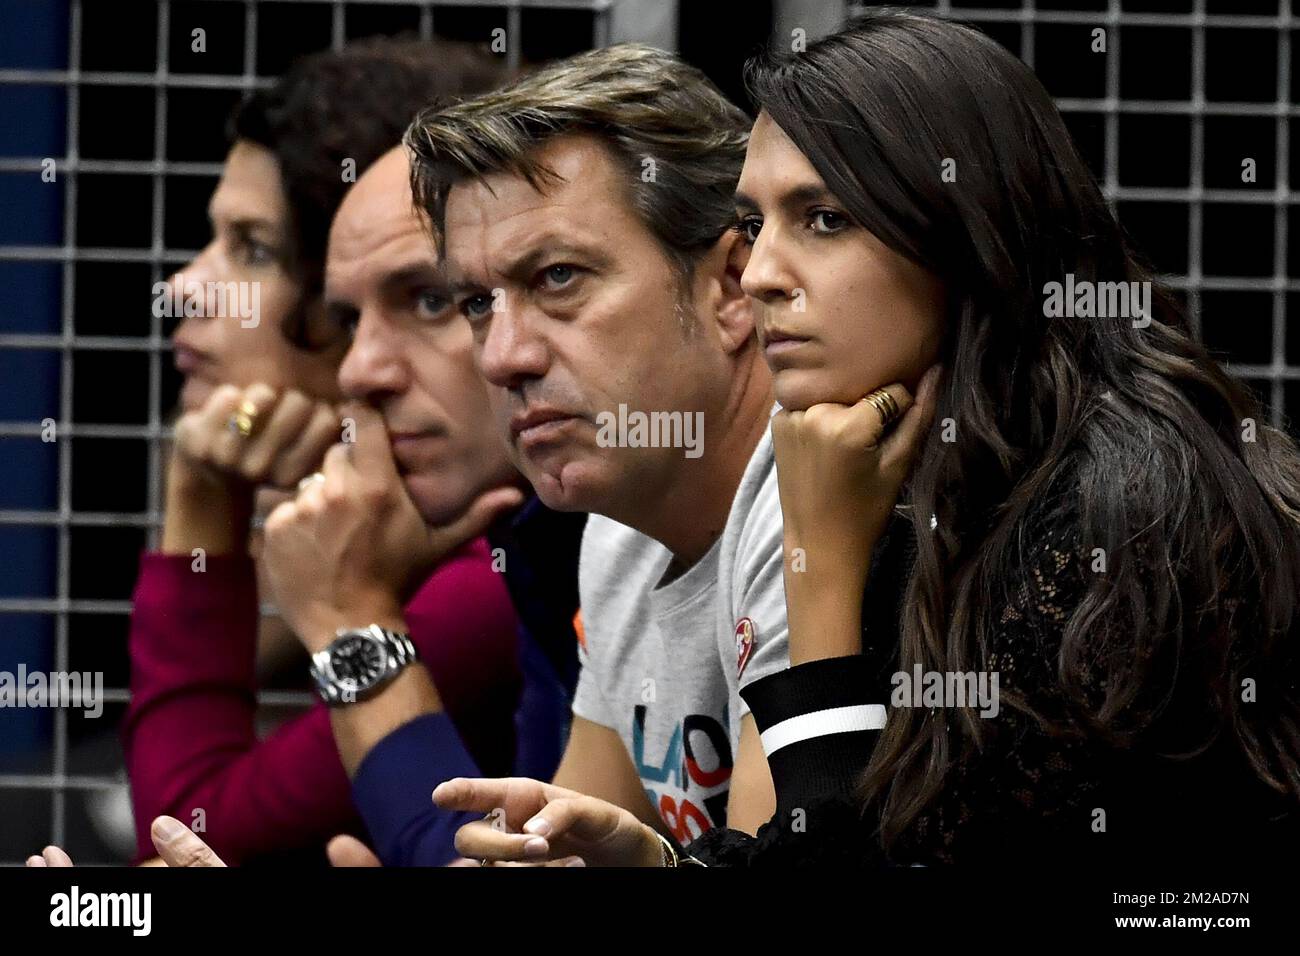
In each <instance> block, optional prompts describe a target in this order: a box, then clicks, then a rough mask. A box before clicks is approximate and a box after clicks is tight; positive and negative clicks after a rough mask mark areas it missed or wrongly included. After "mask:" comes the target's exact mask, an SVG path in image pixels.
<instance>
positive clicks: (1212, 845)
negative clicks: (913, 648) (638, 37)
mask: <svg viewBox="0 0 1300 956" xmlns="http://www.w3.org/2000/svg"><path fill="white" fill-rule="evenodd" d="M1049 505H1050V507H1049ZM1073 518H1074V513H1073V511H1072V505H1071V503H1070V502H1068V501H1064V500H1063V499H1057V500H1056V501H1053V502H1050V503H1049V502H1043V503H1041V504H1040V505H1039V506H1038V507H1036V508H1034V509H1032V514H1031V516H1030V518H1028V519H1026V526H1027V529H1028V531H1027V535H1026V539H1025V540H1026V541H1027V542H1029V545H1028V547H1027V548H1026V550H1025V552H1024V553H1025V554H1026V557H1027V559H1028V560H1027V561H1026V564H1025V567H1024V571H1023V574H1022V575H1021V576H1020V580H1019V581H1015V582H1012V583H1011V586H1010V587H1009V588H1008V593H1009V599H1008V600H1007V602H1006V605H1005V607H1004V608H1003V609H1002V610H1001V612H1000V613H999V614H998V615H997V616H996V617H995V619H994V620H995V621H996V626H995V627H994V628H993V631H994V633H993V638H992V642H991V646H990V648H989V665H988V670H989V671H990V672H997V673H998V675H999V691H1000V694H1001V695H1002V696H1003V697H1004V698H1005V697H1006V696H1007V695H1008V694H1009V693H1015V694H1019V695H1022V696H1023V697H1024V699H1025V701H1026V702H1027V703H1028V704H1029V705H1030V707H1031V708H1032V709H1033V710H1034V711H1035V712H1037V713H1039V714H1043V715H1047V716H1052V717H1057V716H1061V715H1063V714H1064V713H1065V711H1064V694H1063V692H1062V691H1061V682H1060V680H1059V679H1058V676H1057V673H1058V657H1059V653H1058V652H1059V650H1060V640H1061V636H1062V632H1063V630H1064V628H1065V626H1066V623H1067V622H1068V620H1069V618H1070V616H1071V614H1072V612H1073V611H1074V609H1075V608H1076V606H1077V605H1078V604H1079V602H1080V601H1081V600H1082V598H1083V596H1084V593H1085V591H1086V589H1087V587H1088V585H1089V584H1090V583H1091V581H1090V576H1091V575H1092V574H1094V573H1095V572H1094V570H1093V560H1094V559H1093V557H1092V552H1091V549H1090V548H1087V549H1085V547H1084V546H1083V544H1082V543H1081V542H1080V541H1079V539H1078V527H1077V522H1076V521H1074V520H1073ZM914 553H915V547H914V539H913V536H912V532H911V524H910V522H908V521H895V522H893V523H891V525H890V527H889V529H888V531H887V533H886V535H885V538H884V539H883V540H882V543H881V545H879V546H878V547H877V550H876V552H875V554H874V555H873V560H872V565H871V574H870V575H869V582H870V583H869V585H868V588H867V593H866V594H865V595H864V601H863V622H864V626H863V653H862V655H861V656H858V657H850V658H834V659H830V660H820V661H814V662H811V663H807V664H803V665H800V666H798V667H794V668H791V669H790V670H787V671H784V672H782V673H779V674H773V675H771V676H769V677H767V678H764V679H763V680H760V681H757V682H755V683H754V684H752V685H750V687H748V688H747V689H746V690H745V691H744V694H745V699H746V701H747V702H748V703H749V704H750V707H751V709H752V711H753V713H754V717H755V720H756V722H757V724H758V727H759V730H760V732H762V731H766V730H768V729H770V728H771V727H773V726H775V725H776V724H778V723H781V722H783V721H789V720H790V719H791V718H799V717H801V716H805V715H809V714H818V713H825V712H828V711H832V710H834V709H837V708H840V709H843V708H849V707H853V706H859V705H862V704H885V705H888V704H889V694H890V690H891V685H890V677H891V676H892V674H893V673H894V672H895V671H896V670H897V642H898V620H899V617H898V612H899V610H900V609H901V602H902V591H903V582H904V581H905V580H906V575H907V573H908V571H909V569H910V565H911V558H912V556H913V555H914ZM1179 683H1184V682H1183V681H1180V682H1179ZM1283 683H1284V684H1285V683H1286V682H1283ZM1193 686H1195V682H1193ZM1272 686H1273V688H1274V689H1281V690H1283V692H1286V693H1290V694H1295V693H1296V688H1295V685H1294V682H1291V683H1290V684H1289V686H1285V687H1280V686H1279V685H1278V684H1274V685H1272ZM1083 689H1084V692H1085V694H1086V695H1087V696H1089V697H1091V696H1092V695H1093V694H1096V693H1100V692H1101V691H1102V690H1104V688H1103V687H1102V686H1101V679H1100V678H1097V677H1090V676H1088V675H1087V674H1085V677H1084V688H1083ZM1181 696H1182V698H1183V699H1179V700H1175V701H1173V702H1172V704H1171V705H1170V706H1169V707H1168V708H1166V713H1165V715H1164V716H1163V717H1162V718H1161V721H1160V729H1159V730H1158V732H1157V733H1156V736H1154V737H1151V738H1149V739H1148V740H1147V742H1146V743H1144V744H1141V745H1133V746H1124V747H1121V746H1118V745H1114V744H1110V743H1107V742H1103V741H1101V740H1099V739H1097V738H1096V736H1095V735H1090V734H1088V733H1082V732H1078V733H1067V734H1061V733H1054V732H1050V731H1049V730H1047V729H1045V726H1044V725H1043V724H1042V723H1040V721H1039V720H1038V719H1036V718H1035V717H1033V716H1030V715H1028V714H1026V713H1025V712H1024V711H1022V710H1019V709H1016V708H1013V707H1011V706H1008V705H1007V704H1005V703H1003V705H1002V706H1001V707H1000V709H999V711H998V713H997V714H996V716H995V717H992V718H990V719H988V720H987V721H986V730H987V739H986V742H985V743H984V745H983V747H982V748H981V749H979V750H976V749H975V748H973V747H970V746H968V747H967V748H966V752H965V753H963V754H961V755H960V756H959V757H957V758H956V759H955V760H954V761H953V762H952V763H951V765H950V769H949V772H948V774H947V777H946V783H945V787H944V790H943V792H942V793H941V794H940V795H939V796H938V797H937V798H936V799H935V800H934V801H933V802H932V803H931V804H930V806H929V807H928V808H927V809H926V810H925V812H924V813H923V814H922V816H921V817H920V819H919V821H918V822H917V823H916V824H915V825H913V826H912V827H911V828H909V830H908V831H907V833H906V834H905V835H904V837H902V838H901V839H900V840H899V842H898V843H896V844H895V846H894V847H893V848H892V851H891V853H890V854H888V855H886V854H885V852H884V851H883V850H882V848H881V845H880V841H879V837H878V829H879V828H878V824H879V812H878V810H877V809H875V808H872V807H866V808H864V807H863V806H862V801H861V800H860V799H859V798H858V797H857V796H856V793H855V785H856V783H857V782H858V780H859V778H860V775H861V771H862V770H863V768H864V767H865V766H866V764H867V761H868V759H869V758H870V755H871V750H872V747H873V746H874V745H875V743H876V740H877V738H878V736H879V733H880V731H879V730H878V729H858V730H850V731H841V732H837V733H827V734H823V735H820V736H813V737H810V738H809V739H803V740H796V741H794V742H791V743H787V744H785V745H783V746H780V747H779V749H777V750H775V751H772V750H771V747H770V746H769V741H768V740H767V739H766V738H765V740H764V745H765V749H767V750H768V751H769V752H768V763H769V767H770V768H771V770H772V776H773V782H774V783H775V785H776V792H777V812H776V814H775V816H774V817H773V818H772V820H771V821H770V822H769V823H767V824H765V825H764V826H763V827H762V828H761V829H760V830H759V832H758V835H757V836H756V837H751V836H749V835H748V834H744V833H741V832H738V831H735V830H728V829H726V828H716V829H714V830H711V831H709V832H707V833H705V834H704V835H703V836H702V837H700V838H699V839H698V840H696V841H695V842H694V843H692V844H691V845H690V846H689V847H688V848H687V851H688V852H689V853H690V854H691V855H693V856H695V857H696V858H697V859H699V860H701V861H702V862H704V863H706V864H708V865H710V866H767V865H771V866H799V865H817V866H826V865H837V864H843V865H853V866H884V865H910V864H918V863H919V864H926V865H933V864H942V863H956V864H962V863H966V864H974V865H980V866H987V865H997V864H1020V863H1026V862H1034V861H1037V862H1043V863H1055V864H1058V865H1059V864H1062V863H1066V864H1088V863H1101V862H1106V863H1110V864H1113V863H1116V862H1124V861H1127V862H1134V863H1140V862H1143V861H1152V860H1154V861H1157V862H1161V863H1168V862H1170V861H1171V860H1175V859H1186V860H1189V861H1197V862H1204V861H1206V860H1209V859H1215V860H1224V859H1227V860H1231V859H1234V858H1236V859H1240V860H1242V861H1243V862H1255V861H1258V860H1259V859H1261V858H1263V857H1266V856H1270V855H1273V854H1276V855H1278V856H1284V857H1286V858H1288V859H1294V854H1295V853H1296V851H1297V850H1300V807H1297V805H1296V803H1295V801H1294V798H1288V797H1285V796H1283V795H1281V794H1279V793H1278V792H1276V791H1274V790H1273V789H1272V788H1270V787H1267V786H1266V785H1265V784H1264V783H1262V782H1261V781H1260V780H1259V778H1258V776H1257V775H1256V774H1255V772H1254V771H1253V770H1252V769H1251V768H1250V767H1249V766H1248V765H1247V763H1246V761H1245V758H1244V757H1243V756H1241V754H1240V749H1239V748H1238V747H1237V746H1236V745H1235V743H1234V742H1233V741H1232V738H1231V735H1230V734H1228V733H1227V732H1226V731H1225V732H1224V733H1222V734H1220V735H1219V736H1218V738H1217V739H1216V742H1215V743H1214V744H1213V745H1212V746H1210V747H1208V749H1202V750H1201V751H1200V752H1199V753H1197V754H1196V755H1195V756H1192V757H1189V758H1186V759H1182V760H1175V759H1172V758H1170V757H1166V756H1161V754H1165V753H1170V752H1177V751H1180V750H1185V749H1186V748H1185V747H1180V746H1179V745H1180V743H1183V742H1185V741H1186V740H1188V739H1191V738H1193V737H1196V736H1197V734H1198V733H1199V732H1200V731H1202V730H1203V729H1204V727H1205V725H1204V724H1203V723H1200V721H1204V720H1206V719H1210V717H1211V712H1210V710H1209V708H1208V706H1207V701H1206V700H1204V699H1200V700H1196V699H1191V698H1192V697H1196V696H1198V695H1196V694H1194V693H1193V694H1192V695H1188V694H1186V693H1184V694H1182V695H1181ZM1200 696H1208V695H1200ZM889 712H890V709H889V707H888V706H886V708H885V713H886V714H888V713H889ZM957 716H958V715H957V712H955V711H951V710H950V711H948V712H946V713H945V711H944V710H943V709H939V710H937V711H935V712H933V713H931V715H930V719H945V718H947V719H949V720H950V721H951V723H950V725H949V727H950V731H951V733H950V735H949V739H950V741H954V742H956V741H959V740H962V739H964V738H963V736H962V734H961V728H960V727H959V726H958V723H957ZM787 726H789V725H787ZM1202 736H1203V735H1202Z"/></svg>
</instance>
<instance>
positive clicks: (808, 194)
mask: <svg viewBox="0 0 1300 956" xmlns="http://www.w3.org/2000/svg"><path fill="white" fill-rule="evenodd" d="M819 202H829V203H836V204H839V200H837V199H836V198H835V194H834V193H832V192H831V191H830V190H829V189H827V188H826V187H825V186H821V185H818V184H816V183H805V184H804V185H802V186H796V187H795V188H794V189H791V190H790V191H789V192H787V193H783V194H782V195H781V197H780V198H779V199H778V203H779V204H780V205H782V206H785V207H786V209H788V210H792V211H793V210H799V211H802V209H803V207H804V206H809V205H812V204H814V203H819ZM735 203H736V205H737V206H739V207H740V208H742V209H749V210H753V211H754V212H757V211H758V208H759V206H758V203H757V202H756V201H755V200H754V199H753V198H752V197H750V196H749V195H747V194H745V193H742V192H739V191H737V192H736V197H735Z"/></svg>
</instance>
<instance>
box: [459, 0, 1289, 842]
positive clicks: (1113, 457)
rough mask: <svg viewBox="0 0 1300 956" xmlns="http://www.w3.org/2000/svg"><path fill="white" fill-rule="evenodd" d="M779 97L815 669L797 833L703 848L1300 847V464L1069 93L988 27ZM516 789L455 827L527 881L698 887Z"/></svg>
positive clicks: (773, 759) (798, 595) (931, 34)
mask: <svg viewBox="0 0 1300 956" xmlns="http://www.w3.org/2000/svg"><path fill="white" fill-rule="evenodd" d="M748 81H749V86H750V89H751V91H752V93H753V94H754V96H755V99H756V100H757V102H758V104H759V106H760V108H761V112H760V114H759V117H758V121H757V123H756V125H755V127H754V130H753V133H752V135H751V139H750V144H749V150H748V153H747V156H746V162H745V167H744V172H743V174H742V176H741V180H740V184H739V189H738V195H737V207H738V216H739V222H738V226H737V228H739V229H740V230H742V231H743V233H744V234H745V235H746V237H747V238H748V239H749V240H750V242H751V243H752V249H751V255H750V259H749V261H748V264H747V267H746V269H745V273H744V278H743V285H744V287H745V289H746V291H747V292H748V293H749V295H750V296H751V297H752V300H753V303H754V307H755V309H756V319H757V325H758V327H759V334H760V338H761V339H762V341H763V344H764V348H765V352H766V355H767V357H768V360H769V363H770V365H771V367H772V369H773V372H774V383H775V389H776V397H777V399H778V401H779V402H780V403H781V405H782V406H783V408H782V411H781V412H779V413H778V414H777V416H776V417H775V418H774V422H773V437H774V444H775V449H776V458H777V466H778V471H779V475H780V487H781V500H782V508H783V511H784V516H785V545H786V553H787V565H786V600H787V606H788V608H789V621H790V648H791V663H792V665H793V666H792V667H791V669H790V670H789V671H786V672H783V673H780V674H775V675H772V676H770V677H768V678H765V679H764V680H762V681H758V682H755V683H754V684H753V685H751V687H750V688H749V689H748V690H747V691H746V695H745V696H746V700H747V701H748V702H749V703H750V705H751V707H752V708H753V712H754V714H755V717H756V719H757V721H758V724H759V727H760V729H761V730H762V731H763V738H764V747H765V750H766V751H767V754H768V759H769V764H770V766H771V769H772V773H773V779H774V781H775V783H776V788H777V794H778V810H777V814H776V816H775V817H774V818H773V819H772V821H771V822H770V823H769V824H767V825H766V826H765V827H764V828H763V829H762V830H760V831H759V834H758V836H757V837H754V838H751V837H748V836H746V835H744V834H740V833H737V832H735V831H730V830H726V829H717V830H713V831H710V832H709V833H706V834H705V835H704V836H703V837H702V838H701V839H700V840H698V841H696V842H695V843H694V844H692V845H691V847H690V852H691V853H692V855H693V856H694V857H695V858H698V859H699V860H702V861H704V862H706V863H709V864H710V865H713V864H740V865H750V864H759V863H764V864H767V863H776V864H797V863H801V862H821V863H826V862H831V861H849V862H860V863H884V862H893V863H903V864H907V863H933V862H957V863H962V862H966V863H977V864H980V865H986V864H989V863H996V862H999V861H1003V860H1014V861H1017V862H1019V861H1024V860H1030V859H1035V858H1038V859H1046V860H1051V861H1055V862H1058V863H1059V862H1072V861H1090V860H1092V861H1095V860H1107V861H1117V860H1126V859H1127V860H1142V859H1152V860H1160V861H1162V862H1168V861H1170V860H1172V859H1176V858H1185V859H1196V860H1201V861H1204V860H1206V859H1216V858H1227V857H1236V858H1239V859H1242V860H1245V861H1250V860H1256V859H1259V858H1261V857H1263V856H1265V855H1267V854H1269V853H1275V852H1287V853H1290V852H1292V851H1293V850H1294V849H1295V847H1296V845H1297V839H1296V835H1297V821H1298V820H1300V695H1298V693H1297V686H1296V674H1297V660H1296V656H1297V655H1296V647H1297V645H1296V636H1297V607H1296V600H1297V593H1298V592H1300V533H1298V532H1300V456H1298V455H1297V452H1296V449H1295V447H1294V445H1293V444H1292V442H1291V441H1290V440H1289V439H1288V438H1287V437H1286V436H1285V435H1283V434H1282V433H1280V432H1279V431H1277V430H1275V429H1274V428H1272V427H1270V426H1269V425H1268V424H1267V423H1266V421H1265V419H1264V415H1263V412H1262V411H1261V409H1260V407H1259V405H1258V404H1257V402H1256V401H1255V400H1254V399H1253V398H1252V396H1251V395H1250V394H1249V393H1248V392H1247V391H1246V390H1245V389H1244V388H1243V387H1242V386H1241V385H1239V384H1238V383H1237V382H1235V381H1234V380H1233V379H1232V378H1230V377H1229V376H1228V375H1227V374H1226V373H1225V372H1224V370H1223V369H1222V368H1221V367H1220V366H1219V365H1218V364H1217V363H1216V362H1215V361H1214V360H1213V359H1212V358H1211V357H1210V356H1209V355H1208V354H1207V352H1206V351H1205V350H1204V349H1203V348H1202V347H1201V346H1200V345H1199V344H1198V343H1197V342H1196V341H1194V339H1193V338H1192V336H1191V335H1190V333H1189V329H1188V325H1187V322H1186V320H1185V318H1184V316H1183V315H1182V314H1180V312H1179V310H1178V308H1177V307H1176V305H1175V304H1174V302H1173V301H1172V299H1171V298H1170V297H1169V296H1168V295H1167V294H1166V293H1165V292H1164V291H1162V290H1160V289H1159V288H1158V287H1157V286H1155V284H1154V283H1153V282H1152V280H1151V276H1150V274H1149V273H1148V272H1147V270H1146V269H1145V268H1144V267H1143V266H1142V265H1141V264H1140V263H1139V261H1138V260H1137V259H1136V257H1135V255H1134V253H1133V252H1132V251H1131V250H1130V248H1129V245H1128V243H1127V241H1126V238H1125V235H1124V233H1123V231H1122V230H1121V228H1120V226H1119V225H1118V223H1117V222H1116V220H1115V218H1114V217H1113V215H1112V213H1111V211H1110V209H1109V208H1108V207H1107V205H1106V202H1105V200H1104V198H1103V196H1102V194H1101V192H1100V191H1099V189H1098V188H1097V185H1096V184H1095V182H1094V181H1093V179H1092V177H1091V176H1090V174H1089V172H1088V170H1087V168H1086V167H1085V165H1084V164H1083V162H1082V161H1081V160H1080V158H1079V155H1078V153H1077V152H1076V150H1075V148H1074V146H1073V145H1072V143H1071V141H1070V138H1069V136H1068V133H1067V131H1066V128H1065V126H1064V124H1063V122H1062V120H1061V117H1060V115H1059V113H1058V112H1057V110H1056V107H1055V105H1054V104H1053V102H1052V100H1051V98H1050V97H1049V96H1048V94H1047V92H1046V91H1045V90H1044V89H1043V87H1042V85H1041V84H1040V83H1039V81H1038V80H1037V79H1036V78H1035V76H1034V75H1033V73H1032V72H1031V71H1030V70H1029V69H1028V68H1027V67H1026V66H1025V65H1024V64H1022V63H1021V62H1020V61H1019V60H1017V59H1016V58H1015V57H1014V56H1012V55H1011V54H1010V53H1008V52H1007V51H1006V50H1005V49H1003V48H1002V47H1001V46H999V45H998V44H997V43H995V42H994V41H992V40H990V39H989V38H987V37H986V36H984V35H983V34H981V33H979V32H978V31H976V30H974V29H970V28H968V27H965V26H962V25H959V24H955V23H952V22H948V21H944V20H939V19H935V18H931V17H924V16H917V15H911V14H903V13H893V12H885V13H877V14H873V15H870V16H868V17H866V18H865V19H862V20H860V21H858V22H856V23H855V24H854V25H853V26H852V27H851V28H850V29H848V30H846V31H844V32H842V33H840V34H837V35H835V36H831V37H829V38H827V39H824V40H822V41H820V42H818V43H815V44H813V45H811V46H810V47H809V48H808V50H807V51H806V52H802V53H797V54H792V55H773V56H764V57H762V58H760V59H758V60H757V61H755V62H753V63H751V64H750V67H749V71H748ZM927 369H929V372H928V373H927ZM486 783H487V782H485V781H475V782H474V783H473V784H472V785H471V784H469V783H468V782H466V781H451V782H449V783H447V784H444V785H443V786H442V787H441V788H439V790H438V791H437V792H436V795H435V799H436V801H437V802H438V803H439V804H440V805H443V806H447V807H462V808H466V809H468V808H471V807H472V806H474V805H475V801H476V800H477V801H488V802H489V805H490V806H505V807H506V809H507V814H508V815H509V816H510V817H511V819H510V820H509V821H507V822H508V823H509V824H510V826H511V827H512V828H517V829H518V830H519V831H521V832H519V834H518V836H517V837H516V838H515V839H516V840H517V845H514V846H512V847H511V848H510V849H509V850H507V851H506V852H505V853H503V852H502V850H501V847H502V845H503V844H502V841H501V840H500V834H497V838H496V840H495V841H494V842H493V841H484V842H483V844H482V845H483V847H484V849H485V850H486V849H488V848H489V847H490V848H491V851H492V852H493V854H494V856H495V858H498V859H499V858H503V856H506V857H510V858H515V859H534V860H541V859H547V858H549V859H556V858H560V857H565V856H569V855H578V856H581V857H583V859H584V860H585V861H586V862H587V863H589V864H624V865H629V864H649V865H656V864H659V863H660V862H665V863H667V864H668V865H673V864H675V863H676V862H678V860H679V856H678V853H677V848H675V847H672V846H671V845H669V844H668V843H667V842H666V841H663V840H662V838H660V837H658V836H657V835H656V834H654V832H653V831H651V830H649V829H648V828H646V827H644V826H642V825H641V824H639V823H637V822H636V821H635V820H633V819H632V818H631V816H630V815H629V814H627V813H626V812H623V811H619V810H618V809H617V808H614V807H611V806H609V805H607V804H602V803H600V802H598V801H595V800H593V799H591V798H588V797H584V796H581V795H579V794H574V793H570V792H567V791H559V790H557V789H556V788H553V787H548V786H546V785H543V784H536V783H533V782H525V781H518V780H516V781H510V782H509V784H508V791H509V792H508V794H507V795H508V797H509V800H508V801H507V802H496V803H491V802H490V801H492V800H493V799H496V800H497V801H501V798H502V796H503V794H499V793H496V792H495V791H494V789H493V788H492V787H489V786H486V785H485V784H486ZM482 832H483V831H482V827H481V825H478V824H471V825H470V826H469V827H467V828H465V829H464V830H462V834H461V841H460V849H461V850H462V852H464V853H466V855H478V854H476V850H477V849H478V848H479V839H478V835H479V834H481V833H482Z"/></svg>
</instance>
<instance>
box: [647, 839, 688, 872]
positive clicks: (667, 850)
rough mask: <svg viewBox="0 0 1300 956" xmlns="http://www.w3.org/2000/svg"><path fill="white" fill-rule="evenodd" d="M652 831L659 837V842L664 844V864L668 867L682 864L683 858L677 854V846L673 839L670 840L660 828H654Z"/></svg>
mask: <svg viewBox="0 0 1300 956" xmlns="http://www.w3.org/2000/svg"><path fill="white" fill-rule="evenodd" d="M651 832H652V833H654V835H655V836H656V837H658V838H659V842H660V843H661V844H663V852H664V861H663V865H664V866H666V867H674V868H675V867H679V866H681V865H682V858H681V857H680V856H678V855H677V847H675V846H673V844H672V841H671V840H669V839H668V838H667V837H666V836H664V835H663V834H662V833H660V832H659V831H658V830H652V831H651Z"/></svg>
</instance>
